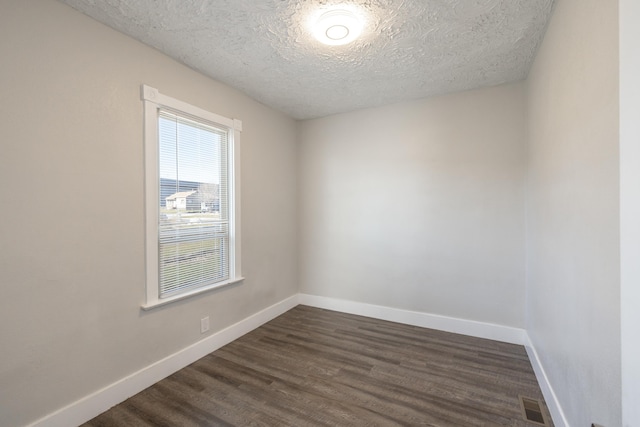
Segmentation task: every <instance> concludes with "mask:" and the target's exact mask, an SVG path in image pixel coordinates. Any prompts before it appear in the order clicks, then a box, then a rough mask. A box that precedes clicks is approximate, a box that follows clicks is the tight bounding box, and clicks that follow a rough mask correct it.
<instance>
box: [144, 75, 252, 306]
mask: <svg viewBox="0 0 640 427" xmlns="http://www.w3.org/2000/svg"><path fill="white" fill-rule="evenodd" d="M142 98H143V101H144V109H145V179H146V183H145V191H146V195H145V210H146V264H147V265H146V274H147V277H146V302H145V304H144V305H143V308H144V309H148V308H152V307H156V306H158V305H163V304H166V303H168V302H171V301H175V300H177V299H182V298H185V297H187V296H190V295H194V294H198V293H201V292H204V291H207V290H210V289H213V288H218V287H221V286H225V285H228V284H231V283H235V282H238V281H240V280H242V277H241V273H240V272H241V270H240V242H239V236H240V209H239V207H240V206H239V200H238V197H239V184H240V183H239V179H238V172H239V158H238V156H239V147H240V132H241V130H242V123H241V122H240V121H239V120H233V119H228V118H225V117H221V116H218V115H216V114H213V113H210V112H208V111H205V110H202V109H200V108H198V107H194V106H192V105H189V104H186V103H184V102H182V101H178V100H176V99H173V98H170V97H168V96H165V95H162V94H160V93H159V92H158V90H157V89H154V88H151V87H149V86H144V85H143V86H142Z"/></svg>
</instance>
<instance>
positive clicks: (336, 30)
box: [313, 10, 363, 46]
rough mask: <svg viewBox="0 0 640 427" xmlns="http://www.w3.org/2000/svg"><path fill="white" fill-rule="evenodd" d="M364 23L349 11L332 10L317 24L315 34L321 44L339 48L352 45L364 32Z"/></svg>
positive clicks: (320, 18)
mask: <svg viewBox="0 0 640 427" xmlns="http://www.w3.org/2000/svg"><path fill="white" fill-rule="evenodd" d="M362 26H363V25H362V22H361V21H360V19H358V17H357V16H356V15H355V14H354V13H352V12H350V11H348V10H330V11H329V12H325V13H323V14H322V15H320V17H319V18H318V20H317V21H316V22H315V24H314V27H313V34H314V36H315V37H316V39H318V40H319V41H320V42H321V43H324V44H328V45H331V46H338V45H343V44H347V43H351V42H352V41H354V40H355V39H357V38H358V36H359V35H360V33H361V32H362Z"/></svg>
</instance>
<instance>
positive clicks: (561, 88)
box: [527, 0, 621, 426]
mask: <svg viewBox="0 0 640 427" xmlns="http://www.w3.org/2000/svg"><path fill="white" fill-rule="evenodd" d="M617 14H618V9H617V2H603V1H601V0H563V1H560V2H558V3H557V6H556V9H555V12H554V14H553V16H552V18H551V22H550V26H549V28H548V30H547V34H546V36H545V39H544V42H543V44H542V46H541V48H540V51H539V52H538V55H537V58H536V60H535V63H534V66H533V68H532V71H531V73H530V75H529V79H528V88H527V89H528V90H527V101H528V102H527V103H528V128H529V153H528V161H529V164H528V170H529V178H528V182H529V186H528V203H527V204H528V211H527V218H528V223H527V227H528V245H527V254H528V256H527V260H528V263H527V331H528V333H529V335H530V337H531V339H532V342H533V344H534V346H535V347H536V349H537V351H538V354H539V356H540V359H541V362H542V365H543V367H544V369H545V370H546V372H547V374H548V376H549V380H550V383H551V386H552V387H553V389H554V390H555V393H556V394H557V396H558V399H559V401H560V404H561V406H562V408H563V410H564V412H565V416H566V417H567V420H568V421H569V423H570V425H572V426H587V425H590V423H592V422H595V423H600V424H602V425H605V426H619V425H621V415H620V414H621V406H620V381H621V379H620V376H621V374H620V245H619V244H620V239H619V217H618V215H619V146H618V137H619V135H618V15H617Z"/></svg>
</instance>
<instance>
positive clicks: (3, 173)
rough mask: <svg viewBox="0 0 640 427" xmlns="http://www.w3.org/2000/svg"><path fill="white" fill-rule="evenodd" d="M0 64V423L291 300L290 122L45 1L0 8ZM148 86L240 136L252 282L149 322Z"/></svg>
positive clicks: (34, 415) (39, 411)
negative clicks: (145, 305)
mask: <svg viewBox="0 0 640 427" xmlns="http://www.w3.org/2000/svg"><path fill="white" fill-rule="evenodd" d="M0 58H2V59H1V61H2V65H1V66H0V94H1V95H2V102H1V103H0V121H1V123H2V126H1V129H2V130H1V132H2V138H1V142H0V143H1V144H2V150H1V151H2V154H1V155H0V199H1V200H3V203H2V204H3V206H4V208H3V209H2V215H1V217H2V220H1V221H0V240H1V245H0V271H1V272H2V278H1V279H0V282H1V283H2V285H1V287H0V289H1V291H2V297H1V298H0V425H2V426H20V425H24V424H26V423H28V422H31V421H34V420H36V419H38V418H40V417H42V416H44V415H47V414H49V413H51V412H53V411H54V410H56V409H58V408H60V407H62V406H64V405H67V404H69V403H71V402H73V401H75V400H77V399H79V398H81V397H84V396H86V395H88V394H90V393H91V392H93V391H95V390H97V389H99V388H101V387H104V386H106V385H108V384H110V383H112V382H114V381H116V380H118V379H120V378H122V377H124V376H126V375H128V374H131V373H133V372H136V371H138V370H139V369H141V368H143V367H146V366H148V365H150V364H151V363H153V362H155V361H157V360H159V359H161V358H163V357H165V356H168V355H170V354H172V353H174V352H176V351H179V350H181V349H183V348H185V347H187V346H189V345H191V344H193V343H194V342H197V341H198V340H200V339H202V338H203V337H205V335H201V334H200V330H199V327H200V318H201V317H202V316H204V315H209V316H210V319H211V333H214V332H216V331H218V330H220V329H222V328H223V327H226V326H229V325H231V324H233V323H235V322H237V321H239V320H241V319H243V318H245V317H247V316H249V315H251V314H253V313H255V312H257V311H259V310H261V309H263V308H265V307H267V306H269V305H271V304H273V303H275V302H278V301H280V300H283V299H284V298H286V297H288V296H291V295H294V294H295V293H296V292H297V284H296V276H297V271H296V269H297V267H296V265H297V262H296V206H297V204H296V199H295V198H296V175H295V174H296V168H295V162H296V155H295V153H296V147H295V123H294V121H293V120H291V119H289V118H287V117H285V116H284V115H283V114H281V113H278V112H275V111H273V110H271V109H269V108H267V107H265V106H263V105H261V104H259V103H257V102H255V101H253V100H251V99H249V98H248V97H247V96H245V95H243V94H241V93H240V92H238V91H235V90H232V89H230V88H228V87H226V86H224V85H222V84H219V83H217V82H215V81H212V80H210V79H208V78H206V77H204V76H202V75H200V74H198V73H196V72H194V71H193V70H190V69H188V68H186V67H184V66H182V65H180V64H178V63H176V62H175V61H173V60H171V59H169V58H168V57H166V56H164V55H162V54H160V53H159V52H158V51H156V50H153V49H151V48H148V47H146V46H144V45H142V44H140V43H138V42H136V41H134V40H132V39H130V38H128V37H126V36H124V35H121V34H119V33H117V32H116V31H114V30H111V29H109V28H107V27H105V26H103V25H101V24H99V23H97V22H95V21H93V20H91V19H90V18H88V17H85V16H84V15H82V14H80V13H78V12H76V11H74V10H72V9H71V8H69V7H67V6H65V5H63V4H61V3H58V2H56V1H52V0H29V1H23V0H3V1H2V2H1V4H0ZM142 83H145V84H148V85H151V86H153V87H156V88H158V89H159V90H160V91H161V92H163V93H165V94H167V95H169V96H172V97H176V98H179V99H181V100H184V101H187V102H189V103H192V104H194V105H197V106H200V107H203V108H205V109H208V110H211V111H213V112H215V113H217V114H220V115H224V116H227V117H234V118H239V119H241V120H242V121H243V125H244V132H243V134H242V212H243V218H242V226H243V229H242V234H243V267H244V268H243V270H244V275H245V276H246V278H247V279H246V281H245V282H244V283H243V284H241V285H237V286H234V287H231V288H226V289H223V290H220V291H217V292H211V293H208V294H205V295H202V296H199V297H195V298H192V299H189V300H185V301H182V302H179V303H175V304H171V305H170V306H166V307H162V308H158V309H155V310H152V311H149V312H142V311H141V310H140V304H141V303H142V302H143V299H144V245H143V244H144V234H143V232H144V223H143V220H144V211H143V208H144V207H143V200H144V197H143V194H144V193H143V188H144V185H143V168H142V167H143V151H142V148H143V139H142V131H143V123H142V118H143V115H142V114H143V107H142V102H141V101H140V84H142ZM114 200H117V201H118V203H117V204H116V203H113V201H114ZM116 205H117V206H118V207H115V206H116ZM13 207H15V208H13Z"/></svg>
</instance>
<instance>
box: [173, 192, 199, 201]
mask: <svg viewBox="0 0 640 427" xmlns="http://www.w3.org/2000/svg"><path fill="white" fill-rule="evenodd" d="M197 192H198V191H197V190H191V191H179V192H177V193H173V194H172V195H170V196H169V197H166V198H165V200H175V199H180V198H183V197H189V196H191V195H192V194H195V193H197Z"/></svg>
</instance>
